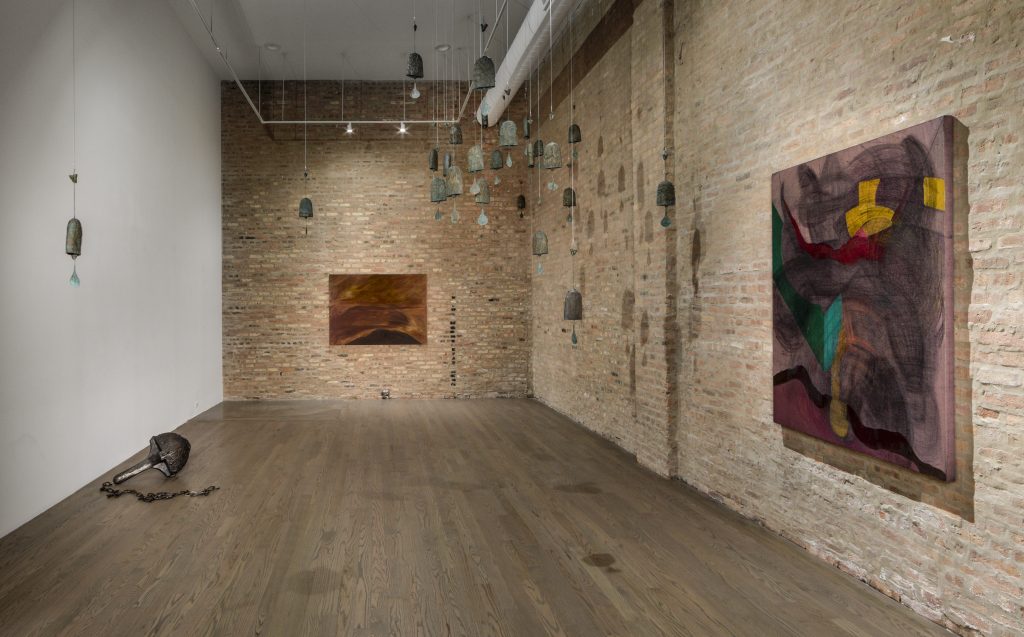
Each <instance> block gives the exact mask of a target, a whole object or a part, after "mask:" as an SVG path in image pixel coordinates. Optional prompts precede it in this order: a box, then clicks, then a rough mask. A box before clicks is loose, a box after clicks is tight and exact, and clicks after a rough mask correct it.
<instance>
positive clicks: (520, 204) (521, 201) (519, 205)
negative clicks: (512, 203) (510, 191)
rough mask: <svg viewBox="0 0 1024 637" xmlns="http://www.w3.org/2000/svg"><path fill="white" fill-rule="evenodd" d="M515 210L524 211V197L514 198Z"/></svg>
mask: <svg viewBox="0 0 1024 637" xmlns="http://www.w3.org/2000/svg"><path fill="white" fill-rule="evenodd" d="M516 208H517V209H519V210H526V195H519V196H518V197H516Z"/></svg>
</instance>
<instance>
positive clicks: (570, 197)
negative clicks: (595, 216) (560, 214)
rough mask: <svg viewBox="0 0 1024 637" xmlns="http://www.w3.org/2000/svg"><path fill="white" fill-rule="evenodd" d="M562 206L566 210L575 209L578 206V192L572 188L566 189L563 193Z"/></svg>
mask: <svg viewBox="0 0 1024 637" xmlns="http://www.w3.org/2000/svg"><path fill="white" fill-rule="evenodd" d="M562 205H563V206H565V207H566V208H573V207H575V206H576V191H575V190H573V189H572V188H566V189H565V190H563V191H562Z"/></svg>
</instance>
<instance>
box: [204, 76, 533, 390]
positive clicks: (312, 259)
mask: <svg viewBox="0 0 1024 637" xmlns="http://www.w3.org/2000/svg"><path fill="white" fill-rule="evenodd" d="M432 88H433V84H432V83H430V82H428V83H421V84H420V89H421V92H422V94H423V95H422V97H421V98H420V99H419V101H418V103H417V104H415V105H409V106H408V107H407V112H406V116H407V117H408V118H409V119H429V118H431V112H430V111H431V109H432V97H431V95H432V93H431V90H432ZM301 89H302V84H301V83H298V82H288V83H286V85H285V89H284V92H285V99H284V115H283V117H284V118H285V119H301V117H302V90H301ZM406 90H408V87H406ZM452 91H454V87H452ZM261 93H262V100H261V102H262V107H263V113H264V117H265V118H270V117H271V116H273V117H275V118H280V117H281V89H280V82H277V83H264V85H263V87H262V91H261ZM254 94H255V92H254ZM401 95H402V86H401V84H397V83H370V82H365V83H354V82H349V83H347V84H346V88H345V116H346V117H351V118H353V119H377V118H381V119H382V118H396V119H398V118H401V117H402V104H401ZM463 95H464V92H463ZM308 100H309V107H308V108H309V114H310V117H311V118H313V117H317V118H321V119H329V118H340V117H341V85H340V84H339V83H337V82H310V83H309V93H308ZM449 101H450V102H451V101H452V100H451V99H449ZM449 110H451V107H449ZM471 112H472V106H471V107H470V108H467V113H471ZM512 114H513V115H515V116H521V114H522V109H521V108H519V106H518V105H516V107H515V108H513V109H512ZM467 117H468V115H467ZM463 128H464V131H465V142H466V143H465V144H463V145H462V146H457V147H455V148H456V149H457V159H458V163H459V165H460V166H461V167H462V168H463V171H465V168H466V163H465V162H466V151H467V149H468V148H469V145H470V144H472V143H474V141H477V140H478V139H479V137H478V132H477V131H478V130H479V128H478V127H475V126H473V125H471V124H469V122H468V120H467V121H464V122H463ZM446 137H447V134H446V131H445V132H442V142H446ZM309 139H310V142H309V170H310V193H309V194H310V196H311V198H312V199H313V202H314V206H315V216H314V218H313V219H312V220H310V222H309V224H308V227H309V230H308V235H307V234H306V231H305V226H306V224H305V223H304V222H303V221H302V220H300V219H299V218H298V201H299V199H300V198H301V197H302V196H303V194H304V193H303V183H302V181H303V180H302V168H303V143H302V129H301V127H299V126H294V127H291V126H267V127H263V126H260V124H259V123H258V120H257V119H256V117H255V115H254V114H253V113H252V111H251V110H250V109H249V107H248V105H247V104H246V103H245V100H244V98H243V96H242V93H241V91H239V90H238V89H237V87H236V86H234V85H233V84H231V83H225V84H224V85H223V90H222V140H223V179H224V183H223V193H224V195H223V196H224V208H223V220H224V221H223V236H224V262H223V264H224V265H223V268H224V269H223V284H224V395H225V398H291V397H294V398H300V397H301V398H311V397H312V398H374V397H378V396H379V394H380V390H381V389H382V388H385V387H387V388H390V390H391V394H392V396H393V397H396V398H401V397H435V398H437V397H475V396H523V395H526V393H527V388H528V369H529V368H528V364H527V360H528V356H529V347H528V335H529V322H528V320H527V316H528V312H529V279H528V275H527V272H528V268H529V261H528V259H529V239H528V232H529V219H528V218H525V219H520V218H519V214H518V211H517V210H516V206H515V199H516V196H517V195H518V194H519V193H520V192H521V191H522V188H523V187H524V186H523V185H521V182H524V181H525V177H524V169H525V167H524V159H523V157H522V155H521V147H520V148H518V149H515V153H514V162H515V165H514V166H513V168H511V169H509V168H503V169H502V170H500V171H497V174H498V175H499V176H500V177H501V180H502V181H501V184H499V185H497V186H495V185H494V184H493V177H494V174H495V173H494V172H492V171H490V170H487V171H485V174H486V175H487V177H488V179H489V180H490V183H491V186H490V192H491V203H490V204H489V205H487V206H485V208H486V209H487V214H488V216H489V218H490V223H489V224H488V225H487V226H483V227H482V226H479V225H477V223H476V218H477V216H478V215H479V213H480V208H481V206H480V205H478V204H474V203H473V195H471V194H469V187H470V185H471V184H472V180H471V179H470V176H469V174H468V173H465V177H466V184H465V194H463V195H462V196H461V197H459V198H458V199H457V201H456V205H457V206H458V210H459V214H460V220H459V222H458V223H457V224H454V225H453V224H452V223H451V221H450V214H451V210H452V203H451V202H448V203H443V204H440V209H441V211H442V212H443V213H444V218H443V219H442V220H441V221H435V219H434V212H435V210H436V209H438V207H439V206H437V205H434V204H431V203H430V197H429V185H430V177H432V176H433V174H434V173H431V172H430V171H429V170H428V169H427V154H428V152H429V149H430V148H431V147H432V146H433V144H434V134H433V129H432V128H429V127H428V126H426V125H421V126H413V127H412V128H411V134H410V135H408V136H407V137H405V138H399V137H398V135H397V134H396V127H395V126H373V127H371V126H358V127H357V130H356V133H355V135H353V136H351V137H349V136H346V135H345V134H344V131H343V127H333V126H332V127H323V126H310V127H309ZM485 142H486V148H487V150H488V151H489V150H491V149H493V148H494V147H495V146H496V143H497V129H496V128H494V127H492V128H491V129H488V130H487V131H486V132H485ZM442 146H443V147H446V146H447V144H446V143H443V144H442ZM443 150H444V148H442V151H443ZM342 273H426V274H427V278H428V282H427V287H428V308H427V320H428V342H427V344H426V345H422V346H349V347H339V346H334V347H331V346H329V345H328V334H327V328H328V307H327V304H328V290H327V278H328V276H329V275H330V274H342ZM453 307H454V311H453V309H452V308H453ZM453 320H454V321H455V328H456V329H455V337H454V341H455V343H454V347H455V352H454V364H453V352H452V346H453V344H452V340H453V338H452V335H451V326H452V323H451V322H452V321H453ZM452 372H455V381H454V384H453V382H452Z"/></svg>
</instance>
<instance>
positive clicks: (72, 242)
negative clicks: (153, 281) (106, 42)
mask: <svg viewBox="0 0 1024 637" xmlns="http://www.w3.org/2000/svg"><path fill="white" fill-rule="evenodd" d="M77 22H78V2H77V0H72V1H71V174H70V175H68V179H70V180H71V219H70V220H68V227H67V231H66V232H65V234H64V253H65V254H67V255H68V256H70V257H71V278H69V279H68V284H69V285H70V286H71V287H73V288H77V287H78V286H79V285H81V284H82V281H81V279H79V278H78V257H80V256H82V222H81V221H79V220H78V55H77V49H78V42H77V35H76V33H75V31H76V28H77Z"/></svg>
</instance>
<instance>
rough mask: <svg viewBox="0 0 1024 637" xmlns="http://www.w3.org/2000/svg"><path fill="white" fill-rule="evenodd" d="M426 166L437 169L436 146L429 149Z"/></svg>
mask: <svg viewBox="0 0 1024 637" xmlns="http://www.w3.org/2000/svg"><path fill="white" fill-rule="evenodd" d="M427 167H429V168H430V170H437V148H431V149H430V154H429V155H428V156H427Z"/></svg>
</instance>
